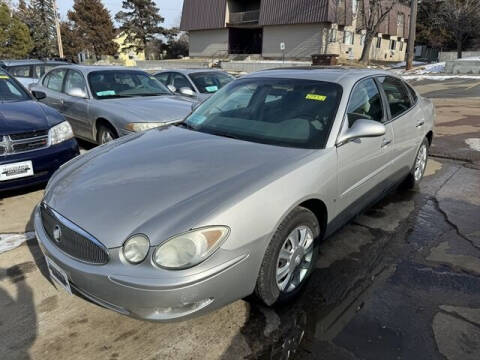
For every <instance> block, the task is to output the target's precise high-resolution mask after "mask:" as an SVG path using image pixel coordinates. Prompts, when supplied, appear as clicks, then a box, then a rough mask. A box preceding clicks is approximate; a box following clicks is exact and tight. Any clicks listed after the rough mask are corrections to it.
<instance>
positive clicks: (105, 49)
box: [68, 0, 118, 57]
mask: <svg viewBox="0 0 480 360" xmlns="http://www.w3.org/2000/svg"><path fill="white" fill-rule="evenodd" d="M68 18H69V19H70V21H71V22H72V23H73V30H74V31H75V33H76V34H77V36H78V39H79V42H80V44H81V46H82V48H83V49H84V50H89V51H92V52H93V53H94V54H95V55H96V56H97V57H101V56H102V55H115V54H116V53H117V50H118V45H117V44H116V43H115V42H114V41H113V39H115V28H114V27H113V22H112V18H111V17H110V13H109V12H108V10H107V9H106V8H105V7H104V6H103V4H102V2H101V1H100V0H75V2H74V4H73V10H70V11H69V12H68Z"/></svg>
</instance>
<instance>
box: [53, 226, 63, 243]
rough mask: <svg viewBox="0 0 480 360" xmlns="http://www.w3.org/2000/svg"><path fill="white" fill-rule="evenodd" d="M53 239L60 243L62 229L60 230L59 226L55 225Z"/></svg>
mask: <svg viewBox="0 0 480 360" xmlns="http://www.w3.org/2000/svg"><path fill="white" fill-rule="evenodd" d="M53 239H54V240H55V241H56V242H57V243H59V242H60V241H62V229H60V226H59V225H55V227H54V228H53Z"/></svg>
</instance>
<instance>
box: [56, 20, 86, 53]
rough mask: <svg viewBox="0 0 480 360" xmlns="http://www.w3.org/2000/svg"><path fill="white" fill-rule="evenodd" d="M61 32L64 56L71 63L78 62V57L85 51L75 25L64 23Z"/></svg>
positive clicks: (61, 24) (61, 25)
mask: <svg viewBox="0 0 480 360" xmlns="http://www.w3.org/2000/svg"><path fill="white" fill-rule="evenodd" d="M60 31H61V33H62V43H63V56H64V57H65V58H67V59H68V60H70V61H77V56H78V54H79V53H80V52H81V51H82V50H83V47H82V42H81V41H80V37H79V36H78V34H77V32H76V31H75V28H74V26H73V24H72V23H71V22H68V21H62V22H61V23H60Z"/></svg>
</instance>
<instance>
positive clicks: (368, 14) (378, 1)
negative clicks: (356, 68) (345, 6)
mask: <svg viewBox="0 0 480 360" xmlns="http://www.w3.org/2000/svg"><path fill="white" fill-rule="evenodd" d="M398 3H400V1H399V0H363V1H361V3H360V5H359V13H358V16H357V22H358V21H360V24H359V25H360V26H358V25H357V27H360V28H361V29H363V30H365V31H366V32H365V45H364V47H363V50H362V56H361V57H360V62H361V63H362V64H368V62H369V61H370V48H371V47H372V42H373V38H374V37H375V36H376V35H377V33H378V28H379V27H380V24H381V23H382V22H383V21H384V20H385V19H386V17H387V16H388V14H389V13H390V11H392V9H393V8H394V7H395V5H396V4H398Z"/></svg>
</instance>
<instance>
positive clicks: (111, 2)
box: [57, 0, 183, 27]
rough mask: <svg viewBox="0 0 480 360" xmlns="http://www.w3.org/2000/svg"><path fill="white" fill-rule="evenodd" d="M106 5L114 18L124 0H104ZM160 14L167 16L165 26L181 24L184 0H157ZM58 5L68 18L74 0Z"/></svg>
mask: <svg viewBox="0 0 480 360" xmlns="http://www.w3.org/2000/svg"><path fill="white" fill-rule="evenodd" d="M102 2H103V4H104V5H105V7H106V8H107V9H108V10H110V15H111V16H112V19H113V18H114V17H115V14H116V13H117V12H118V11H119V10H121V9H122V0H102ZM155 3H156V4H157V7H158V8H159V9H160V14H161V15H162V16H163V17H164V18H165V22H164V23H163V26H164V27H172V26H179V25H180V17H181V15H182V5H183V0H155ZM57 6H58V9H59V12H60V17H61V18H62V19H66V18H67V12H68V10H71V9H72V6H73V0H57Z"/></svg>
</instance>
